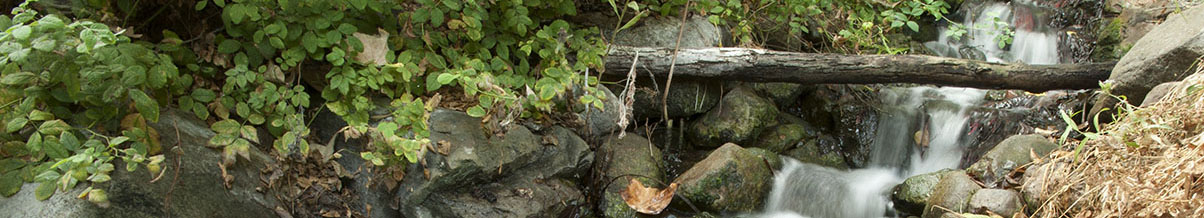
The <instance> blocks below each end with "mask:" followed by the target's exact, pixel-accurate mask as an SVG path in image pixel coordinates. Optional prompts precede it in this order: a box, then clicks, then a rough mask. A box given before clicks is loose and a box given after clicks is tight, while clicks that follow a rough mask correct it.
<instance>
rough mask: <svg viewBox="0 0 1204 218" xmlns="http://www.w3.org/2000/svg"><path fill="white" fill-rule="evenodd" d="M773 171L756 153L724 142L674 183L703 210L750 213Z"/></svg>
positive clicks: (763, 195) (765, 190) (764, 192)
mask: <svg viewBox="0 0 1204 218" xmlns="http://www.w3.org/2000/svg"><path fill="white" fill-rule="evenodd" d="M772 173H773V172H772V169H770V168H769V167H766V166H765V164H764V163H763V161H762V159H761V158H758V157H757V155H755V154H753V153H752V152H749V151H748V150H746V149H744V148H742V147H740V146H739V145H736V144H732V143H727V144H724V145H723V146H721V147H719V149H715V151H712V152H711V154H710V155H708V156H707V158H706V159H703V160H702V161H700V162H698V163H697V164H694V166H693V167H691V168H690V169H689V170H686V172H685V173H682V174H681V176H678V177H677V179H676V180H674V181H673V182H675V183H678V184H680V186H679V187H678V189H677V193H678V194H680V195H681V196H682V197H685V198H686V199H689V200H690V202H693V203H694V204H695V205H699V206H700V207H701V208H704V210H711V211H718V212H721V213H732V212H752V211H756V210H759V209H760V208H761V207H762V204H763V202H762V201H763V200H764V199H765V198H766V197H767V196H768V194H769V189H770V188H771V187H772V184H773V181H772V179H773V177H772Z"/></svg>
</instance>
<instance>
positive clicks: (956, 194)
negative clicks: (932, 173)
mask: <svg viewBox="0 0 1204 218" xmlns="http://www.w3.org/2000/svg"><path fill="white" fill-rule="evenodd" d="M979 189H982V187H980V186H978V184H977V183H975V182H974V179H973V178H970V176H969V175H966V173H965V172H963V171H960V170H959V171H949V172H945V173H944V175H942V176H941V181H940V182H937V183H936V187H934V188H933V189H932V196H930V197H929V198H928V203H927V204H925V205H924V215H923V218H939V217H941V216H942V215H944V214H945V213H947V212H950V211H952V212H956V213H965V212H969V211H970V210H969V208H968V207H967V203H969V201H970V196H971V195H973V194H974V192H977V191H978V190H979Z"/></svg>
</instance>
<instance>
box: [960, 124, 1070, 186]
mask: <svg viewBox="0 0 1204 218" xmlns="http://www.w3.org/2000/svg"><path fill="white" fill-rule="evenodd" d="M1056 148H1058V145H1057V144H1054V143H1053V142H1051V141H1049V139H1045V137H1042V136H1041V135H1036V134H1029V135H1016V136H1012V137H1008V138H1007V139H1004V140H1003V141H1002V142H999V144H998V145H995V148H992V149H991V150H990V151H987V153H986V154H984V155H983V156H982V159H979V160H978V162H975V163H974V164H972V165H970V167H969V168H967V169H966V173H969V174H970V175H974V176H975V178H978V179H979V180H981V181H983V184H986V185H987V186H989V187H994V186H995V185H996V184H997V183H998V182H1002V180H1003V178H1004V176H1007V174H1008V173H1010V172H1012V170H1015V169H1016V167H1020V166H1022V165H1025V164H1028V163H1029V162H1032V161H1033V159H1032V155H1031V154H1030V151H1031V152H1033V153H1036V154H1037V156H1045V155H1046V154H1049V152H1050V151H1053V149H1056Z"/></svg>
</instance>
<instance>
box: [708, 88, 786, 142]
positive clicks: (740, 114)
mask: <svg viewBox="0 0 1204 218" xmlns="http://www.w3.org/2000/svg"><path fill="white" fill-rule="evenodd" d="M720 102H721V103H720V104H719V106H718V107H716V108H714V109H712V110H711V111H710V112H707V113H706V115H703V116H702V117H701V118H699V119H698V120H696V121H695V122H694V123H693V124H692V126H690V131H688V134H690V136H691V137H690V138H691V139H692V141H693V142H694V144H695V146H697V147H702V148H714V147H718V146H719V145H723V144H724V143H729V142H731V143H745V142H749V141H750V140H752V139H755V138H756V137H757V136H760V134H761V132H762V131H764V129H765V128H767V127H770V126H773V125H775V124H777V122H778V121H777V118H778V109H777V107H775V106H773V103H772V102H769V100H766V99H764V98H761V97H760V96H757V94H756V93H753V92H752V91H751V90H749V89H747V88H743V87H736V88H735V89H732V91H731V92H728V93H727V95H726V96H723V99H722V100H720ZM746 144H747V143H746Z"/></svg>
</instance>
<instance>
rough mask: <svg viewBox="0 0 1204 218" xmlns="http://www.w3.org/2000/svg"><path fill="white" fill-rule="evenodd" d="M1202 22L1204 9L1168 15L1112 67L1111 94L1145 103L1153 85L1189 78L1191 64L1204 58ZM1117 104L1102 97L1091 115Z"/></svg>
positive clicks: (1201, 7) (1203, 7)
mask: <svg viewBox="0 0 1204 218" xmlns="http://www.w3.org/2000/svg"><path fill="white" fill-rule="evenodd" d="M1200 20H1204V6H1195V7H1192V8H1190V9H1187V10H1185V11H1183V13H1180V14H1172V15H1167V18H1166V21H1164V22H1163V23H1162V24H1159V25H1158V26H1157V27H1155V28H1154V29H1153V30H1152V31H1150V32H1149V33H1148V34H1146V35H1145V36H1144V37H1142V38H1141V39H1140V40H1138V41H1137V43H1136V44H1134V45H1133V48H1132V49H1131V50H1129V52H1128V53H1127V54H1125V56H1124V57H1121V58H1120V62H1117V63H1116V67H1114V68H1112V75H1111V76H1109V77H1108V80H1111V81H1113V85H1112V87H1113V88H1112V93H1114V94H1116V95H1124V96H1128V100H1129V101H1130V102H1131V103H1137V102H1142V101H1143V100H1144V99H1145V96H1146V94H1147V93H1148V92H1149V91H1150V89H1152V88H1154V86H1156V85H1158V84H1161V83H1164V82H1170V81H1176V80H1182V79H1183V78H1184V77H1186V76H1187V75H1190V74H1191V72H1190V71H1191V70H1192V69H1189V68H1190V67H1191V66H1193V65H1192V63H1194V62H1195V60H1196V58H1198V57H1200V56H1201V55H1204V28H1201V27H1200V23H1199V21H1200ZM1116 102H1117V101H1116V100H1115V99H1114V98H1111V97H1109V96H1100V97H1098V98H1097V99H1096V103H1095V105H1094V106H1093V107H1092V110H1091V112H1092V113H1091V114H1096V113H1099V112H1100V111H1101V110H1102V109H1103V108H1105V107H1111V106H1112V105H1114V104H1115V103H1116Z"/></svg>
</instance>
